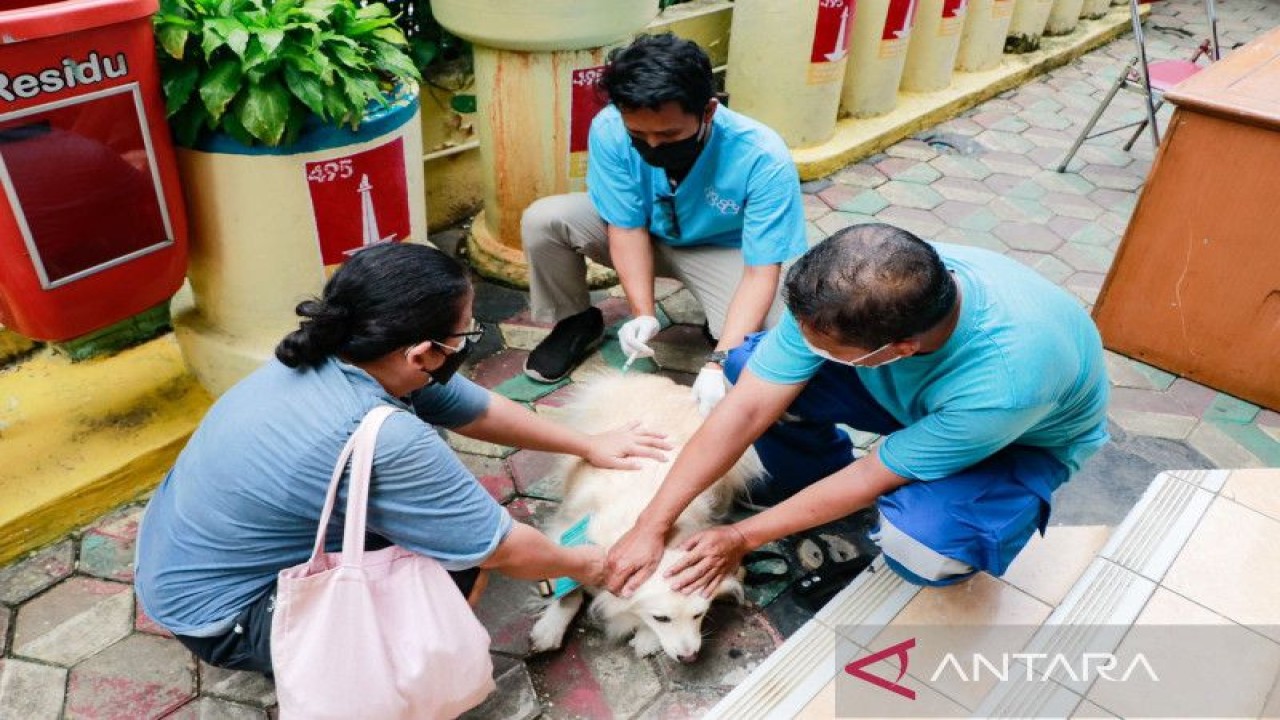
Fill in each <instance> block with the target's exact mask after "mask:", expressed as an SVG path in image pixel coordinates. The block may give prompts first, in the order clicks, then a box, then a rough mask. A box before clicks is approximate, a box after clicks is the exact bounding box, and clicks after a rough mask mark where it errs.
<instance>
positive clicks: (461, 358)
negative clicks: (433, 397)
mask: <svg viewBox="0 0 1280 720" xmlns="http://www.w3.org/2000/svg"><path fill="white" fill-rule="evenodd" d="M446 347H448V346H446ZM474 348H475V343H473V342H471V339H470V338H465V339H463V341H462V347H460V348H458V349H457V350H454V351H453V352H451V353H449V356H448V357H446V358H445V359H444V362H443V363H441V364H440V367H438V368H436V369H435V370H430V371H427V370H423V372H425V373H427V375H428V376H429V377H430V378H431V382H432V384H434V385H444V384H445V383H447V382H449V379H450V378H452V377H453V375H454V373H456V372H458V368H460V367H462V363H464V362H466V361H467V357H468V356H470V355H471V351H472V350H473V349H474ZM450 349H452V348H450Z"/></svg>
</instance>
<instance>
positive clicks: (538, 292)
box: [520, 193, 783, 337]
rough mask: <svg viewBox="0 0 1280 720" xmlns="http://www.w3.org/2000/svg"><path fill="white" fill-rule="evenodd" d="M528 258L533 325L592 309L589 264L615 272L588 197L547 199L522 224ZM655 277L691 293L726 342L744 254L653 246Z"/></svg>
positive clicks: (778, 308) (772, 314)
mask: <svg viewBox="0 0 1280 720" xmlns="http://www.w3.org/2000/svg"><path fill="white" fill-rule="evenodd" d="M520 228H521V233H522V234H523V240H524V253H525V257H526V258H527V259H528V261H529V294H530V304H531V306H532V314H533V319H534V320H536V321H538V322H547V323H552V322H559V321H560V320H563V319H564V318H566V317H569V316H570V315H576V314H578V313H580V312H582V311H583V310H586V309H587V308H588V307H590V305H591V299H590V295H589V293H588V289H587V263H586V259H585V258H591V259H592V260H593V261H595V262H597V263H600V264H601V265H605V266H608V267H613V261H612V259H611V258H610V257H609V238H608V234H607V232H606V229H605V223H604V221H603V220H601V219H600V216H599V215H598V214H597V213H596V209H595V207H594V206H593V205H592V204H591V200H590V199H589V198H588V197H587V194H586V193H570V194H568V195H553V196H551V197H545V198H542V199H540V200H538V201H537V202H535V203H533V204H532V205H530V206H529V208H528V209H527V210H525V211H524V216H523V217H522V218H521V224H520ZM653 271H654V275H656V276H661V277H674V278H676V279H677V280H679V281H680V282H682V283H684V286H685V287H687V288H689V291H690V292H691V293H693V296H694V298H695V299H697V301H698V303H699V304H700V305H702V309H703V311H704V312H705V313H706V315H707V325H708V326H709V328H710V330H711V334H712V335H713V336H715V337H720V332H721V330H723V329H724V320H725V315H726V314H727V313H728V311H729V302H730V301H731V300H732V299H733V294H734V293H735V292H736V291H737V289H738V283H739V282H740V281H741V280H742V271H743V261H742V251H740V250H738V249H737V248H726V247H717V246H702V247H685V248H673V247H671V246H669V245H666V244H665V243H660V242H655V243H653ZM781 290H782V283H781V282H779V283H778V295H777V296H775V297H774V301H773V306H772V307H770V308H769V315H768V317H767V318H766V320H765V327H772V326H773V325H774V324H775V323H777V321H778V319H779V318H780V317H781V314H782V310H783V304H782V301H781Z"/></svg>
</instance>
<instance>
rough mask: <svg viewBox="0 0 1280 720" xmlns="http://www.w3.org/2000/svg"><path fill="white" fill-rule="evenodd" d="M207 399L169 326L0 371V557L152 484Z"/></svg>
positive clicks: (49, 538)
mask: <svg viewBox="0 0 1280 720" xmlns="http://www.w3.org/2000/svg"><path fill="white" fill-rule="evenodd" d="M211 402H212V400H211V399H210V397H209V395H208V394H207V393H206V392H205V391H204V390H203V389H201V388H200V386H199V385H198V384H197V383H196V380H195V378H194V377H192V376H191V374H190V373H188V372H187V368H186V366H185V365H184V364H183V362H182V357H181V356H180V355H179V353H178V346H177V343H176V342H175V341H174V339H173V337H172V335H167V336H165V337H162V338H159V339H156V340H152V341H151V342H148V343H146V344H144V345H141V346H139V347H135V348H131V349H129V350H125V351H124V352H121V353H119V354H118V355H115V356H112V357H108V358H100V359H95V360H87V361H84V362H80V363H75V364H72V363H71V362H69V361H68V360H67V359H66V358H63V357H60V356H57V355H55V354H53V352H52V351H49V350H43V351H41V352H39V353H37V354H36V355H35V356H33V357H32V358H30V359H28V360H27V361H25V362H23V363H20V364H18V365H15V366H13V367H10V368H6V369H5V370H3V371H0V498H2V500H0V563H5V562H8V561H10V560H12V559H14V558H16V557H18V556H19V555H21V554H23V553H24V552H26V551H28V550H31V549H33V548H36V547H39V546H41V545H44V544H46V543H48V542H51V541H53V540H56V539H58V538H60V537H62V536H63V535H65V534H66V533H67V532H69V531H71V530H73V529H74V528H76V527H79V526H80V525H83V524H85V523H87V522H90V521H91V520H93V519H94V518H96V517H98V516H99V515H101V514H103V513H104V512H106V511H107V510H110V509H112V508H114V507H116V506H118V505H120V504H123V503H125V502H128V501H130V500H133V499H135V498H137V497H138V496H139V495H141V494H143V493H144V492H146V491H148V490H150V489H151V488H153V487H155V485H156V484H157V483H158V482H159V481H160V479H161V478H162V477H163V476H164V473H165V471H166V470H167V469H168V468H169V466H170V465H172V464H173V460H174V458H175V457H177V454H178V451H179V450H181V449H182V446H183V444H184V443H185V442H186V440H187V437H189V436H190V434H191V432H192V431H193V430H194V429H195V427H196V424H197V423H198V422H199V421H200V418H202V417H203V416H204V413H205V411H206V410H208V408H209V404H210V403H211Z"/></svg>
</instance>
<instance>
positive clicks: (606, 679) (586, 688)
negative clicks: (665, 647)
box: [529, 627, 664, 718]
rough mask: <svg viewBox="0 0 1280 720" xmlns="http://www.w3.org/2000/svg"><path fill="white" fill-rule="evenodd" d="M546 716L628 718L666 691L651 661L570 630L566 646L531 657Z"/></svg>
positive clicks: (595, 636)
mask: <svg viewBox="0 0 1280 720" xmlns="http://www.w3.org/2000/svg"><path fill="white" fill-rule="evenodd" d="M529 674H530V675H531V676H532V677H533V686H534V687H535V688H536V689H537V691H538V695H539V696H540V697H541V698H542V700H543V708H544V715H543V716H544V717H547V718H604V717H619V718H622V717H631V716H633V715H636V714H638V713H639V712H640V711H642V710H643V709H644V708H645V707H647V706H648V705H649V704H650V703H652V702H653V701H654V700H655V699H656V698H657V697H658V696H659V695H660V694H661V693H662V692H663V689H664V683H663V681H662V678H661V676H660V675H659V674H658V672H657V671H656V670H655V669H654V666H653V662H652V661H651V660H648V659H639V658H637V657H636V656H635V653H634V652H633V651H632V649H631V648H630V647H628V646H627V645H625V644H619V643H615V642H611V641H609V640H607V639H605V637H604V636H603V635H602V634H600V633H599V632H597V631H595V630H586V631H581V632H580V631H577V630H575V629H574V628H572V627H571V628H570V629H569V633H568V635H566V638H565V647H564V648H563V649H561V650H558V651H556V652H551V653H546V654H545V655H540V656H537V657H535V658H534V659H532V660H530V661H529Z"/></svg>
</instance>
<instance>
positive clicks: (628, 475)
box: [530, 373, 764, 662]
mask: <svg viewBox="0 0 1280 720" xmlns="http://www.w3.org/2000/svg"><path fill="white" fill-rule="evenodd" d="M570 410H571V412H570V423H571V424H572V425H574V426H575V427H578V428H580V429H583V430H587V431H590V432H599V431H601V430H603V429H609V428H616V427H619V426H621V425H624V424H626V423H628V422H634V421H640V422H641V423H642V424H643V425H644V426H645V427H646V428H648V429H650V430H655V431H658V432H662V433H664V434H666V436H667V440H668V441H669V442H671V444H672V445H673V446H674V450H672V451H669V452H668V453H667V456H668V457H667V460H666V461H665V462H658V461H656V460H651V459H648V458H642V459H640V460H639V462H640V464H641V466H642V467H640V468H639V469H637V470H604V469H601V468H597V467H593V466H591V465H589V464H588V463H586V462H585V461H583V460H575V461H574V462H573V463H572V464H571V465H570V466H569V467H568V468H567V472H566V474H565V485H564V500H563V502H561V504H560V508H559V511H558V512H557V514H556V516H555V518H554V520H553V521H552V522H551V523H550V525H549V527H547V528H546V532H547V534H548V535H549V536H551V537H552V538H558V537H560V534H561V533H562V532H564V531H565V530H566V529H567V528H569V527H571V526H572V525H573V524H574V523H576V522H578V521H579V520H580V519H581V518H582V517H584V516H587V515H590V516H591V520H590V522H589V524H588V526H587V539H588V540H589V541H590V542H591V543H593V544H595V545H598V546H600V547H603V548H608V547H610V546H612V545H613V544H614V543H615V542H617V541H618V540H619V539H620V538H621V537H622V536H623V534H624V533H626V532H627V530H629V529H630V528H631V526H632V525H633V524H635V521H636V519H637V518H638V517H639V515H640V512H641V511H642V510H643V509H644V507H645V506H646V505H647V504H648V503H649V500H650V499H652V498H653V496H654V495H655V494H656V493H657V491H658V488H659V486H661V484H662V481H663V479H665V478H666V476H667V472H668V471H669V470H670V469H671V465H672V463H673V462H674V461H675V458H676V455H677V454H678V452H679V450H680V449H681V448H683V447H684V445H685V443H687V442H688V441H689V438H690V437H692V436H693V433H694V431H695V430H697V428H698V426H699V425H700V424H701V422H702V417H701V415H700V414H699V413H698V407H697V404H696V402H695V401H694V399H693V397H692V395H691V393H690V391H689V388H687V387H684V386H681V385H677V384H676V383H674V382H672V381H671V380H669V379H667V378H665V377H662V376H659V375H646V374H640V373H636V374H631V375H623V374H619V373H612V374H602V375H599V376H596V377H594V378H591V379H589V380H588V381H587V382H586V383H583V384H582V385H580V386H578V387H577V393H576V395H575V397H574V402H573V403H572V405H571V408H570ZM763 475H764V468H763V467H762V466H761V465H760V461H759V459H758V458H757V457H756V455H755V452H754V451H753V450H748V451H747V453H746V454H745V455H744V456H743V457H742V458H741V459H739V460H738V462H737V463H736V464H735V465H734V466H733V468H732V469H730V471H729V473H728V474H727V475H725V477H723V478H721V479H720V480H718V481H717V482H716V483H715V484H714V485H712V486H711V487H710V488H709V489H707V490H706V491H705V492H703V493H702V494H701V495H699V496H698V497H697V498H695V499H694V501H693V502H692V503H690V504H689V507H688V508H686V509H685V511H684V512H683V513H682V514H681V515H680V517H679V519H678V520H677V522H676V527H675V529H674V531H673V532H672V533H671V535H670V536H669V537H668V544H667V549H666V550H665V551H664V553H663V556H662V560H661V564H660V565H659V567H658V570H657V571H656V572H655V573H654V574H653V575H652V576H651V577H649V579H648V580H646V581H645V582H644V583H643V584H642V585H641V586H640V587H639V588H638V589H637V590H636V591H635V592H634V593H633V594H632V596H631V597H630V598H622V597H619V596H617V595H614V594H612V593H610V592H608V591H606V590H604V589H603V588H595V587H592V588H586V590H587V592H588V593H589V594H590V595H592V596H593V600H592V603H591V607H590V609H589V612H590V613H591V614H592V616H593V617H594V618H596V619H597V620H599V621H600V623H601V624H602V625H603V627H604V629H605V632H606V633H607V634H608V635H609V637H611V638H614V639H622V638H625V637H628V636H630V637H631V646H632V647H633V648H635V651H636V653H637V654H638V655H640V656H646V655H651V654H654V653H656V652H658V651H659V650H661V651H663V652H665V653H666V654H667V655H668V656H669V657H671V658H672V659H674V660H678V661H681V662H691V661H692V660H694V659H696V657H697V654H698V650H699V649H700V648H701V646H702V618H703V616H704V615H705V614H706V612H707V610H708V608H709V607H710V605H711V601H710V600H708V599H707V598H704V597H702V596H701V595H699V594H690V595H685V594H682V593H678V592H676V591H674V590H672V589H671V586H670V584H669V583H668V581H667V580H666V579H665V578H664V577H663V573H664V571H665V570H666V569H667V568H668V567H670V566H671V564H672V563H674V562H675V561H676V560H677V559H678V558H679V557H680V556H681V555H682V554H683V553H682V552H681V551H679V550H676V549H674V548H676V547H677V546H679V544H680V543H681V542H683V541H684V540H685V538H687V537H689V536H690V535H693V534H694V533H696V532H698V531H699V530H703V529H705V528H708V527H711V526H712V525H714V524H715V523H716V520H717V519H718V518H719V517H721V516H723V515H724V514H725V512H726V511H727V510H728V509H729V504H730V502H732V500H733V496H734V495H735V494H736V493H737V492H739V491H740V490H742V489H743V487H744V486H745V485H746V483H747V481H748V480H751V479H752V478H755V477H759V476H763ZM742 592H743V591H742V584H741V583H740V582H739V580H738V579H737V578H735V577H730V578H728V579H726V580H725V581H723V582H722V583H721V584H720V587H719V588H718V589H717V592H716V596H717V597H721V596H726V597H730V598H733V599H734V600H736V601H737V602H741V601H742ZM582 602H583V596H582V591H581V590H578V591H575V592H573V593H570V594H569V595H567V596H565V597H563V598H561V599H559V600H556V601H552V602H551V603H550V604H549V605H548V606H547V607H546V608H545V609H544V610H543V612H542V615H541V617H539V618H538V621H537V623H535V624H534V626H533V630H532V632H531V633H530V640H531V647H532V650H533V651H534V652H543V651H547V650H554V649H556V648H559V647H560V645H561V643H562V641H563V639H564V634H565V631H566V630H567V629H568V627H569V624H570V622H572V620H573V617H574V615H576V614H577V612H578V610H579V608H581V606H582Z"/></svg>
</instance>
